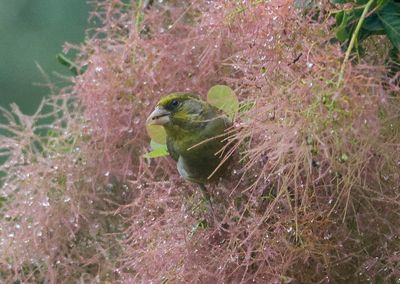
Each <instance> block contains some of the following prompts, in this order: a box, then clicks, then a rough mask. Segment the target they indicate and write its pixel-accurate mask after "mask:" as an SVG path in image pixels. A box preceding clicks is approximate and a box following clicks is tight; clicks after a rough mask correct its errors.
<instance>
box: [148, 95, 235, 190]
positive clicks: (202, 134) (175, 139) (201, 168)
mask: <svg viewBox="0 0 400 284" xmlns="http://www.w3.org/2000/svg"><path fill="white" fill-rule="evenodd" d="M167 116H168V117H167ZM149 120H150V123H151V122H152V121H153V123H152V124H160V125H163V127H164V128H165V131H166V133H167V147H168V151H169V153H170V155H171V157H172V158H173V159H174V160H175V161H177V168H178V171H179V173H180V175H181V176H182V177H183V178H185V179H186V180H189V181H191V182H195V183H199V184H204V183H207V182H209V181H213V180H216V179H217V178H218V177H219V176H221V175H222V174H223V172H224V170H225V169H226V166H225V165H223V166H222V167H220V168H219V170H218V171H217V172H215V173H214V174H213V175H212V176H211V177H210V175H211V174H212V173H213V172H214V170H215V169H216V168H217V167H218V166H219V164H220V163H221V160H222V157H223V155H221V153H218V154H217V152H219V151H220V150H221V148H222V147H223V146H224V144H225V143H224V142H223V141H222V140H223V139H224V138H225V137H226V135H224V134H226V133H225V130H226V129H227V128H228V127H230V126H231V124H232V123H231V121H230V120H229V119H228V117H227V116H226V115H225V114H224V113H223V112H221V111H220V110H219V109H217V108H215V107H213V106H212V105H210V104H208V103H207V102H205V101H203V100H201V99H200V98H199V97H198V96H196V95H194V94H190V93H174V94H171V95H168V96H166V97H164V98H162V99H161V100H160V101H159V103H158V104H157V108H156V111H155V112H153V114H152V115H150V117H149ZM159 121H162V123H161V122H159Z"/></svg>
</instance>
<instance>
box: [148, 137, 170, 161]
mask: <svg viewBox="0 0 400 284" xmlns="http://www.w3.org/2000/svg"><path fill="white" fill-rule="evenodd" d="M150 147H151V149H152V151H150V152H148V153H146V154H144V155H143V157H145V158H159V157H165V156H168V155H169V153H168V149H167V145H165V144H158V143H157V142H154V141H153V140H151V141H150Z"/></svg>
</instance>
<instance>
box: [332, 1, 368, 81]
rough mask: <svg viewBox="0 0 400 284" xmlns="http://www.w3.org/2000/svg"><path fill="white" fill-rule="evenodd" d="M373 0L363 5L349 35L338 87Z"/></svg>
mask: <svg viewBox="0 0 400 284" xmlns="http://www.w3.org/2000/svg"><path fill="white" fill-rule="evenodd" d="M374 1H375V0H369V1H368V3H367V4H366V5H365V7H364V10H363V12H362V14H361V17H360V20H359V21H358V23H357V26H356V29H355V30H354V32H353V35H352V36H351V40H350V44H349V47H348V48H347V50H346V55H345V57H344V60H343V63H342V67H341V68H340V73H339V80H338V82H337V87H339V86H340V85H341V84H342V82H343V76H344V71H345V69H346V65H347V62H348V61H349V58H350V54H351V51H352V50H353V48H354V44H355V42H356V40H357V38H358V34H359V32H360V30H361V27H362V25H363V23H364V20H365V17H366V15H367V13H368V11H369V8H370V7H371V5H372V3H374Z"/></svg>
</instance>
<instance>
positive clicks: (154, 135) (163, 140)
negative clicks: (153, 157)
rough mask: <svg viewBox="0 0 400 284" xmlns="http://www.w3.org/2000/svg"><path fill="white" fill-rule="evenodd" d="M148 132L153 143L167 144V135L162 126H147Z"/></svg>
mask: <svg viewBox="0 0 400 284" xmlns="http://www.w3.org/2000/svg"><path fill="white" fill-rule="evenodd" d="M146 130H147V134H149V136H150V138H151V140H152V141H155V142H156V143H158V144H161V145H165V144H167V134H166V133H165V130H164V127H162V126H161V125H146Z"/></svg>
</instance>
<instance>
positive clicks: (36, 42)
mask: <svg viewBox="0 0 400 284" xmlns="http://www.w3.org/2000/svg"><path fill="white" fill-rule="evenodd" d="M88 12H89V5H88V4H87V3H86V1H81V0H69V1H63V0H52V1H31V0H13V1H1V2H0V35H1V41H0V54H1V58H2V59H1V65H0V85H1V89H0V106H4V107H8V106H9V104H10V103H12V102H15V103H17V104H18V105H19V106H20V108H21V109H22V111H23V112H28V113H32V112H33V111H34V110H36V109H37V107H38V104H39V102H40V100H41V98H42V97H43V96H44V95H47V94H49V90H48V89H47V88H44V87H41V86H38V85H36V84H37V83H38V84H40V83H44V78H43V75H42V74H41V73H40V71H39V70H38V67H37V64H38V65H40V66H41V67H42V68H43V70H44V71H45V72H46V73H47V74H52V73H53V72H57V73H59V74H62V75H70V72H69V71H68V70H65V68H63V66H60V64H59V63H58V62H57V60H56V54H57V53H59V52H60V51H61V50H62V45H63V44H64V42H66V41H67V42H71V43H79V42H81V41H82V40H83V38H84V30H85V29H86V26H87V19H88ZM50 79H51V82H52V83H54V84H56V85H57V84H58V85H62V84H64V83H63V82H62V81H63V80H62V79H61V78H57V77H56V76H53V75H52V76H51V78H50Z"/></svg>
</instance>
